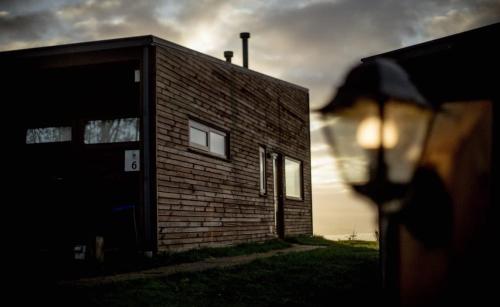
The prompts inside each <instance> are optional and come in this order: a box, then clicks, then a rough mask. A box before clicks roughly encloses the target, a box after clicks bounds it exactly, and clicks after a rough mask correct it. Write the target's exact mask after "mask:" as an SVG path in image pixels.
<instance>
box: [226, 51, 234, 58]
mask: <svg viewBox="0 0 500 307" xmlns="http://www.w3.org/2000/svg"><path fill="white" fill-rule="evenodd" d="M233 55H234V53H233V52H232V51H231V50H226V51H224V57H225V58H227V57H230V58H232V57H233Z"/></svg>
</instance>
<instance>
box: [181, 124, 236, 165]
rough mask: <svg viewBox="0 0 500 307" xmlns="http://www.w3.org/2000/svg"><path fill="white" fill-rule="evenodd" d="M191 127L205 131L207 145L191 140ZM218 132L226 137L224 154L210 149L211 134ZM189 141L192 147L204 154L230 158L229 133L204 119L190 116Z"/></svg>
mask: <svg viewBox="0 0 500 307" xmlns="http://www.w3.org/2000/svg"><path fill="white" fill-rule="evenodd" d="M191 128H194V129H197V130H200V131H203V132H205V133H206V136H207V145H206V146H203V145H200V144H197V143H194V142H192V141H191ZM211 133H213V134H217V135H219V136H222V137H224V154H219V153H217V152H214V151H212V150H211V149H210V145H211V137H210V134H211ZM188 142H189V147H190V148H191V149H194V150H196V152H200V151H201V152H202V153H204V154H207V155H210V156H214V157H217V158H221V159H226V160H228V159H229V133H228V132H226V131H224V130H222V129H220V128H215V127H213V126H211V125H208V124H205V123H204V122H203V121H200V120H197V119H193V118H190V119H189V121H188Z"/></svg>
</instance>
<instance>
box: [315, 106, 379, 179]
mask: <svg viewBox="0 0 500 307" xmlns="http://www.w3.org/2000/svg"><path fill="white" fill-rule="evenodd" d="M378 114H379V110H378V104H377V103H376V102H375V101H374V100H370V99H360V100H358V101H356V102H355V103H353V104H352V106H349V107H345V108H342V109H339V110H337V111H336V112H334V113H328V114H325V115H324V117H323V120H324V121H325V124H326V125H325V126H324V128H323V132H324V133H323V134H324V136H325V138H326V140H327V142H328V143H329V144H330V148H331V149H332V150H333V154H334V156H335V159H336V161H337V166H338V169H339V171H340V173H341V175H342V177H343V179H344V180H345V181H346V182H347V183H349V184H353V185H363V184H365V183H367V182H368V181H369V180H370V175H369V174H370V169H371V168H373V167H375V166H374V165H373V163H376V161H374V159H373V155H374V151H375V149H376V148H378V143H377V142H378V141H377V140H379V139H380V138H379V131H380V130H377V129H374V128H376V126H377V125H378V123H379V122H380V121H379V120H378V119H379V118H378Z"/></svg>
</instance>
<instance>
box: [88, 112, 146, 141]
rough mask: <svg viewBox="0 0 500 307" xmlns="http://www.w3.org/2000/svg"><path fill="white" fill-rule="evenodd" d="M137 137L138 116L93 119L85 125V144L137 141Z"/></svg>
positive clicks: (138, 135)
mask: <svg viewBox="0 0 500 307" xmlns="http://www.w3.org/2000/svg"><path fill="white" fill-rule="evenodd" d="M139 139H140V129H139V119H138V118H119V119H113V120H93V121H89V122H87V124H86V125H85V136H84V143H85V144H101V143H120V142H137V141H139Z"/></svg>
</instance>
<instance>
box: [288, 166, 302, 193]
mask: <svg viewBox="0 0 500 307" xmlns="http://www.w3.org/2000/svg"><path fill="white" fill-rule="evenodd" d="M285 195H286V197H287V198H290V199H296V200H302V162H301V161H299V160H295V159H292V158H289V157H285Z"/></svg>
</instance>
